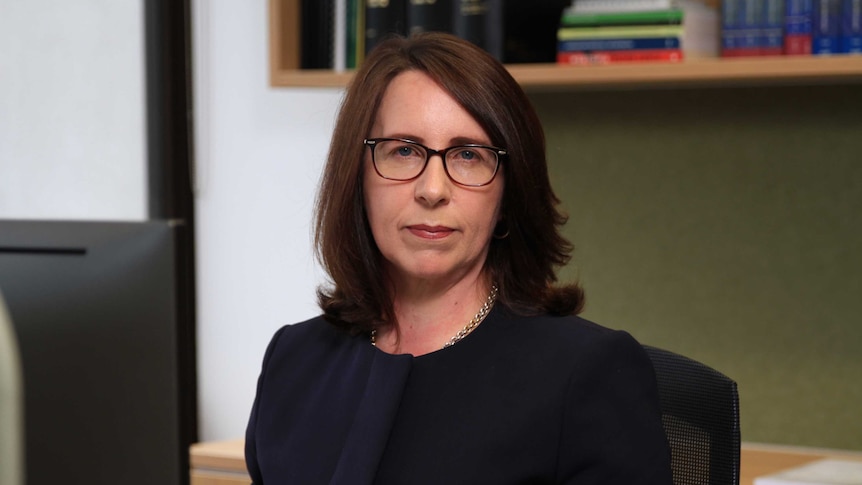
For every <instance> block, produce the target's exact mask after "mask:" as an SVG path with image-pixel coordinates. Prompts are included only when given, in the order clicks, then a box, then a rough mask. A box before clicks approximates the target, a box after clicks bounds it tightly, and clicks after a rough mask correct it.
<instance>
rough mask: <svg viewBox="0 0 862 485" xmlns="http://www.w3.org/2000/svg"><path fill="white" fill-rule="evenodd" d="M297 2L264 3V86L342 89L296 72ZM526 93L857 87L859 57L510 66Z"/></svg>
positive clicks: (326, 75)
mask: <svg viewBox="0 0 862 485" xmlns="http://www.w3.org/2000/svg"><path fill="white" fill-rule="evenodd" d="M299 18H300V16H299V0H269V28H270V32H269V42H270V60H269V61H270V66H269V69H270V85H271V86H273V87H344V86H346V85H347V83H348V82H349V81H350V78H351V76H352V73H351V72H349V71H345V72H335V71H327V70H302V69H299V31H300V22H299ZM507 68H508V69H509V72H511V73H512V76H513V77H514V78H515V79H516V80H518V82H520V83H521V85H522V86H523V87H524V88H525V89H526V90H529V91H535V90H572V91H576V90H591V89H593V90H595V89H599V90H602V89H641V88H661V87H684V86H707V87H709V86H715V87H718V86H740V85H742V86H756V85H780V84H803V85H814V84H832V83H844V84H846V83H853V84H855V83H862V56H831V57H828V56H824V57H813V56H786V57H785V56H778V57H759V58H757V57H755V58H735V59H722V58H705V59H693V60H686V61H685V62H680V63H641V64H628V65H608V66H591V67H567V66H558V65H555V64H510V65H508V66H507Z"/></svg>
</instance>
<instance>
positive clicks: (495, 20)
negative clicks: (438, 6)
mask: <svg viewBox="0 0 862 485" xmlns="http://www.w3.org/2000/svg"><path fill="white" fill-rule="evenodd" d="M503 7H504V3H503V0H454V2H453V5H452V8H453V9H454V11H453V15H452V31H453V33H454V34H455V35H457V36H458V37H461V38H462V39H466V40H469V41H470V42H472V43H474V44H476V45H477V46H479V47H481V48H483V49H485V50H486V51H487V52H488V53H490V54H491V55H492V56H494V57H495V58H496V59H497V60H502V59H503Z"/></svg>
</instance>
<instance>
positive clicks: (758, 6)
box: [721, 0, 764, 57]
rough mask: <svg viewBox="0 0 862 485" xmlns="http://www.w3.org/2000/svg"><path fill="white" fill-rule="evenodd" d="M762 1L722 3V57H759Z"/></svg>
mask: <svg viewBox="0 0 862 485" xmlns="http://www.w3.org/2000/svg"><path fill="white" fill-rule="evenodd" d="M763 3H764V0H726V1H725V2H723V3H722V9H723V10H722V34H721V35H722V46H721V55H722V57H742V56H757V55H760V44H761V31H762V24H763V20H762V16H763V14H764V10H763Z"/></svg>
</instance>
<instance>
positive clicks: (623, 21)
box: [560, 8, 683, 27]
mask: <svg viewBox="0 0 862 485" xmlns="http://www.w3.org/2000/svg"><path fill="white" fill-rule="evenodd" d="M682 19H683V11H682V9H678V8H670V9H666V10H646V11H637V12H590V13H577V12H574V11H572V10H566V11H564V12H563V17H562V18H561V19H560V26H561V27H600V26H612V25H657V24H661V25H679V24H682Z"/></svg>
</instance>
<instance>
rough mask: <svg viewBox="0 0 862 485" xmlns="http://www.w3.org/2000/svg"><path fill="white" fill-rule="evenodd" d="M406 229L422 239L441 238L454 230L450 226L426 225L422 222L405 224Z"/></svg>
mask: <svg viewBox="0 0 862 485" xmlns="http://www.w3.org/2000/svg"><path fill="white" fill-rule="evenodd" d="M407 230H409V231H410V233H411V234H413V235H415V236H418V237H421V238H423V239H443V238H445V237H448V236H449V235H451V234H452V233H453V232H455V230H454V229H452V228H451V227H445V226H426V225H424V224H418V225H415V226H407Z"/></svg>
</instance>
